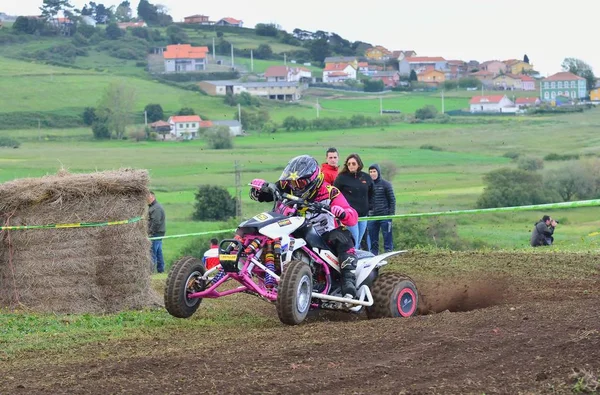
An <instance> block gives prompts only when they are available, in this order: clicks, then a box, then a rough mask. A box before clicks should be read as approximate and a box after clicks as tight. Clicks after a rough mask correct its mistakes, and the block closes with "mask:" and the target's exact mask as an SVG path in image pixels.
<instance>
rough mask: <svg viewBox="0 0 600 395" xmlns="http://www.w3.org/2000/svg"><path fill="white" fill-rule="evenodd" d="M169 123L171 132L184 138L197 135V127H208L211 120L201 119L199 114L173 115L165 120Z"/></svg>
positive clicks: (177, 136) (210, 124)
mask: <svg viewBox="0 0 600 395" xmlns="http://www.w3.org/2000/svg"><path fill="white" fill-rule="evenodd" d="M167 122H169V124H170V125H171V134H172V135H173V136H174V137H176V138H184V139H186V140H189V139H193V138H196V137H198V129H199V128H209V127H211V126H212V122H211V121H203V120H202V118H200V116H199V115H173V116H171V117H169V120H168V121H167Z"/></svg>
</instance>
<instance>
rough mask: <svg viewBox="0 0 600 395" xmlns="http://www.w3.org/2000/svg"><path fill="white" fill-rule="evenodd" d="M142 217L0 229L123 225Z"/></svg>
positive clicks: (0, 228)
mask: <svg viewBox="0 0 600 395" xmlns="http://www.w3.org/2000/svg"><path fill="white" fill-rule="evenodd" d="M141 219H142V217H133V218H129V219H124V220H119V221H107V222H75V223H72V224H49V225H19V226H0V231H3V230H29V229H67V228H93V227H98V226H113V225H124V224H132V223H134V222H138V221H140V220H141Z"/></svg>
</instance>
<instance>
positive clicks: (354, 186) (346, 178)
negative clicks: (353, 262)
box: [333, 154, 373, 249]
mask: <svg viewBox="0 0 600 395" xmlns="http://www.w3.org/2000/svg"><path fill="white" fill-rule="evenodd" d="M362 169H363V162H362V160H361V159H360V156H358V154H350V155H348V157H347V158H346V161H345V162H344V167H343V168H342V170H341V171H340V174H339V175H338V176H337V178H336V179H335V181H334V183H333V185H334V186H335V187H336V188H338V189H339V190H340V191H341V192H342V195H344V197H345V198H346V200H347V201H348V204H350V206H351V207H352V208H353V209H355V210H356V212H357V213H358V216H359V217H366V216H367V215H368V214H369V208H370V204H371V198H372V197H373V180H372V179H371V176H369V175H368V174H367V173H365V172H363V171H362ZM366 228H367V221H358V223H357V224H356V225H354V226H350V227H348V230H350V232H351V233H352V237H354V248H356V249H359V248H360V242H361V240H362V238H363V236H364V234H365V230H366Z"/></svg>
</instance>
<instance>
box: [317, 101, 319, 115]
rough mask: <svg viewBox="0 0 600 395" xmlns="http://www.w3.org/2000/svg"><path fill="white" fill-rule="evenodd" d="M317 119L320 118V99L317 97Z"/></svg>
mask: <svg viewBox="0 0 600 395" xmlns="http://www.w3.org/2000/svg"><path fill="white" fill-rule="evenodd" d="M317 118H319V98H318V97H317Z"/></svg>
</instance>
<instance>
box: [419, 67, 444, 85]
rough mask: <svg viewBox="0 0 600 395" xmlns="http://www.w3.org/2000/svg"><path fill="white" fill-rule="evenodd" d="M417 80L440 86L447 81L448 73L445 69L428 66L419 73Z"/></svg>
mask: <svg viewBox="0 0 600 395" xmlns="http://www.w3.org/2000/svg"><path fill="white" fill-rule="evenodd" d="M417 81H419V82H423V83H425V84H427V85H429V86H438V85H439V84H441V83H443V82H444V81H446V74H445V73H444V72H443V71H440V70H436V69H434V68H428V69H426V70H424V71H422V72H420V73H418V74H417Z"/></svg>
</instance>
